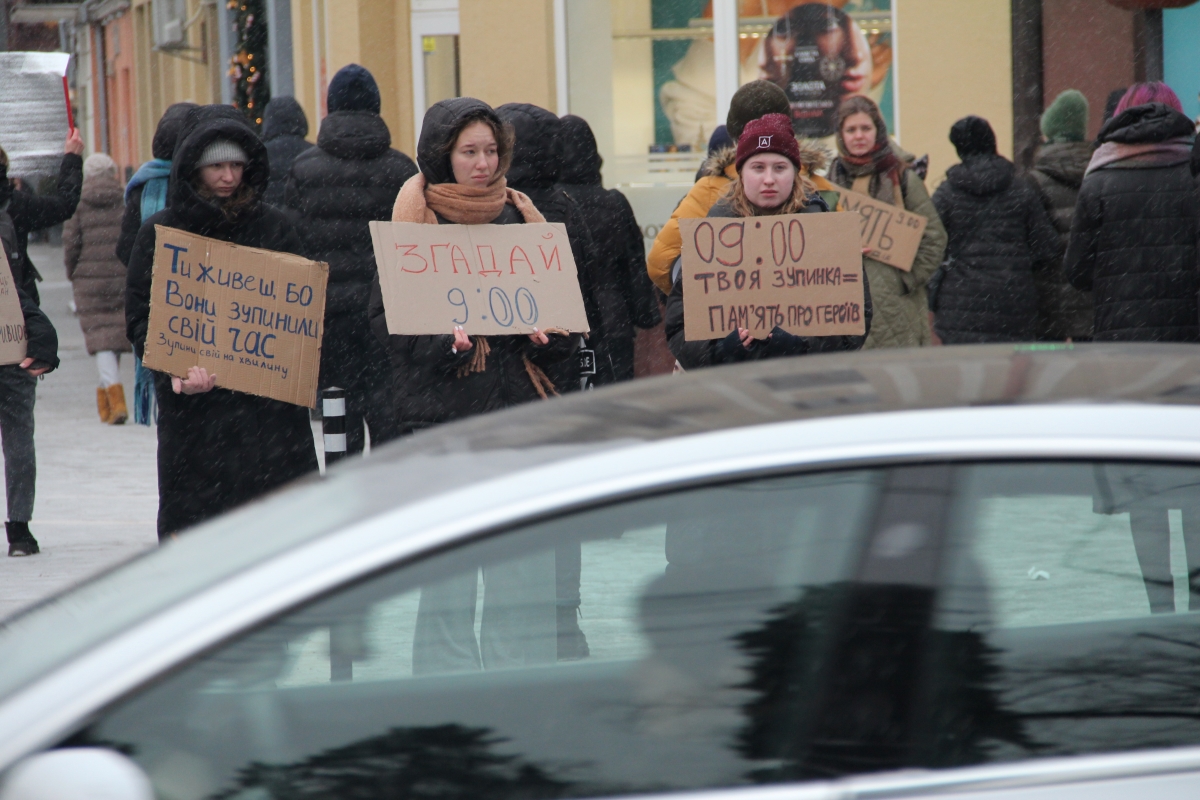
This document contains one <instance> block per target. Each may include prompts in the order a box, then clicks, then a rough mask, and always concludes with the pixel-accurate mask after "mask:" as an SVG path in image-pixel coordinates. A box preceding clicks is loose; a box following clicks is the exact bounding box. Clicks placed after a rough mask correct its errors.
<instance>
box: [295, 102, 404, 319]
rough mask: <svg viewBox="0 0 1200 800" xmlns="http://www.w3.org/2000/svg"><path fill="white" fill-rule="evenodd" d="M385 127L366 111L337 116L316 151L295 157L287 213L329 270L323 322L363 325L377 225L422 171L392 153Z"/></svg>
mask: <svg viewBox="0 0 1200 800" xmlns="http://www.w3.org/2000/svg"><path fill="white" fill-rule="evenodd" d="M391 145H392V136H391V133H389V132H388V127H387V124H386V123H385V122H384V121H383V118H382V117H380V116H379V115H378V114H372V113H370V112H368V111H337V112H334V113H333V114H330V115H329V116H327V117H326V118H325V119H324V120H323V121H322V122H321V131H320V133H319V134H317V146H316V147H315V148H313V149H311V150H309V151H307V152H305V153H302V154H301V155H299V156H297V157H296V160H295V162H293V164H292V172H291V176H290V177H289V178H288V186H287V206H288V209H289V211H290V212H291V213H292V214H293V215H294V219H295V220H296V225H297V228H298V230H299V232H300V241H301V247H302V250H301V252H302V253H303V254H304V256H305V257H306V258H311V259H313V260H315V261H325V262H327V263H328V264H329V288H328V289H327V291H326V301H325V318H326V320H329V319H330V318H331V317H354V318H357V319H361V320H363V321H364V323H365V315H366V311H367V303H368V302H369V301H370V297H371V281H372V280H373V279H374V277H375V272H376V268H375V249H374V246H373V245H372V243H371V231H370V229H369V227H368V223H369V222H370V221H371V220H388V219H391V217H392V204H393V203H395V201H396V195H397V194H399V193H400V187H402V186H403V185H404V182H405V181H407V180H408V179H409V178H411V177H412V176H413V175H416V174H417V165H416V164H414V163H413V161H412V159H411V158H409V157H408V156H406V155H404V154H403V153H401V152H399V151H397V150H393V149H392V148H391Z"/></svg>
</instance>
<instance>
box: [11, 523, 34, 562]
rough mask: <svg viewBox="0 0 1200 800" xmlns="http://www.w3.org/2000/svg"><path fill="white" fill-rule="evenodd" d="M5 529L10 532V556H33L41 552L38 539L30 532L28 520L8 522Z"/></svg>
mask: <svg viewBox="0 0 1200 800" xmlns="http://www.w3.org/2000/svg"><path fill="white" fill-rule="evenodd" d="M4 529H5V531H6V532H7V533H8V554H9V555H10V556H33V555H37V554H38V553H40V552H41V550H40V549H39V548H38V543H37V539H35V538H33V534H32V533H30V532H29V523H28V522H6V523H4Z"/></svg>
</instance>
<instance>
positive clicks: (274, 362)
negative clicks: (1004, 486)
mask: <svg viewBox="0 0 1200 800" xmlns="http://www.w3.org/2000/svg"><path fill="white" fill-rule="evenodd" d="M155 236H156V239H155V256H154V280H153V283H152V286H151V299H150V324H149V331H148V333H147V335H146V353H145V358H144V359H143V361H144V363H145V364H146V366H147V367H149V368H151V369H156V370H159V371H160V372H166V373H168V374H170V375H172V376H173V379H172V381H171V383H172V385H173V388H174V390H175V392H176V394H202V393H204V392H209V391H212V390H213V388H214V387H216V386H218V385H219V386H221V387H222V388H226V389H235V390H237V391H240V392H246V393H248V394H256V395H259V396H262V397H270V398H272V399H274V400H282V401H284V402H286V403H295V404H296V405H301V406H310V407H311V406H312V404H313V403H315V402H316V396H317V373H318V372H319V370H320V366H321V341H322V337H323V335H324V325H325V284H326V282H327V281H328V279H329V265H327V264H323V263H318V262H314V261H309V260H308V259H304V258H301V257H299V256H294V255H291V254H289V253H275V252H272V251H270V250H259V249H257V248H252V247H241V246H239V245H235V244H229V243H228V242H222V241H218V240H216V239H208V238H205V237H203V236H197V235H195V234H192V233H187V232H185V231H180V230H176V229H174V228H167V227H165V226H162V225H157V226H155ZM218 376H219V380H218Z"/></svg>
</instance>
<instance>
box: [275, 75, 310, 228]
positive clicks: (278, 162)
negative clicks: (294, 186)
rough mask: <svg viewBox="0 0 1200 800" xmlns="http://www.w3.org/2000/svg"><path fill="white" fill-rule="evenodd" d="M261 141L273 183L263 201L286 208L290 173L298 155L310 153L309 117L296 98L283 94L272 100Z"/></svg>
mask: <svg viewBox="0 0 1200 800" xmlns="http://www.w3.org/2000/svg"><path fill="white" fill-rule="evenodd" d="M262 120H263V124H262V140H263V144H264V145H266V148H267V157H268V158H269V159H270V161H271V180H270V182H269V183H268V184H267V194H266V197H264V198H263V199H264V200H266V202H268V203H270V204H271V205H273V206H277V207H280V208H282V207H283V202H284V201H283V196H284V190H285V189H286V188H287V179H288V174H289V173H290V172H291V171H292V162H294V161H295V160H296V156H298V155H300V154H301V153H304V152H306V151H308V150H311V149H312V147H313V145H312V143H311V142H309V141H307V140H306V139H305V138H304V137H305V136H308V117H306V116H305V115H304V109H303V108H301V107H300V104H299V103H297V102H296V98H294V97H289V96H287V95H283V96H280V97H272V98H271V101H270V102H269V103H267V108H266V110H264V111H263V117H262Z"/></svg>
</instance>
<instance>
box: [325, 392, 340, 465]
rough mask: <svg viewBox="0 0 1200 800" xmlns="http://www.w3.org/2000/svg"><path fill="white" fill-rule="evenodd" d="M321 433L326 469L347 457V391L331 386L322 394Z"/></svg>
mask: <svg viewBox="0 0 1200 800" xmlns="http://www.w3.org/2000/svg"><path fill="white" fill-rule="evenodd" d="M321 416H322V419H321V433H322V435H323V438H324V440H325V469H329V468H330V467H331V466H333V465H334V464H335V463H337V462H338V461H340V460H342V459H343V458H345V457H346V391H345V390H344V389H339V388H338V387H337V386H331V387H329V388H328V389H325V390H324V391H322V392H321Z"/></svg>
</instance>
